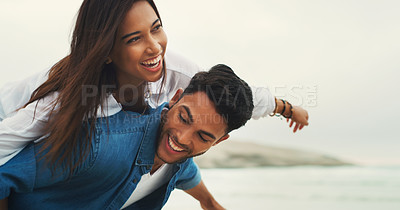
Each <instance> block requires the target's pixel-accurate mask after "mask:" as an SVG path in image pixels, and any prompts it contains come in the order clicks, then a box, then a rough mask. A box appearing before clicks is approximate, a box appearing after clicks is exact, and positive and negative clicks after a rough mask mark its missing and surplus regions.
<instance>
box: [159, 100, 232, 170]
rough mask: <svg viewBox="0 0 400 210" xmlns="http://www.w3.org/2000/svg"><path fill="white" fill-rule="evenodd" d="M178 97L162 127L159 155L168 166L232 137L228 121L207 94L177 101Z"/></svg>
mask: <svg viewBox="0 0 400 210" xmlns="http://www.w3.org/2000/svg"><path fill="white" fill-rule="evenodd" d="M177 94H178V95H177ZM177 94H176V95H175V97H174V99H172V100H171V101H170V106H172V108H171V109H170V110H169V111H168V113H167V114H166V116H165V118H164V122H163V123H162V125H161V134H160V138H159V140H158V147H157V152H156V155H157V157H158V158H160V159H161V160H162V161H163V162H166V163H176V162H179V161H182V160H185V159H187V158H189V157H193V156H197V155H201V154H203V153H205V152H206V151H207V150H208V149H210V147H211V146H214V145H216V144H218V143H219V142H221V141H223V140H225V139H227V138H228V137H229V135H227V134H226V133H225V131H226V128H227V124H226V122H225V120H224V119H223V117H222V116H221V115H220V114H218V113H217V111H216V109H215V105H214V103H213V102H211V100H210V99H209V98H208V96H207V95H206V94H205V93H204V92H197V93H194V94H191V95H185V96H183V97H182V98H181V99H180V100H179V101H178V102H176V100H177V98H179V95H180V94H179V93H178V92H177Z"/></svg>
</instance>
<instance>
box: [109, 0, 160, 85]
mask: <svg viewBox="0 0 400 210" xmlns="http://www.w3.org/2000/svg"><path fill="white" fill-rule="evenodd" d="M166 46H167V36H166V35H165V33H164V30H163V28H162V26H161V22H160V20H159V19H158V17H157V15H156V13H155V12H154V10H153V8H152V7H151V6H150V4H149V3H148V2H147V1H137V2H135V3H134V4H133V6H132V8H131V9H130V10H129V12H128V13H127V15H126V17H125V18H124V20H123V21H122V23H121V24H120V26H119V27H118V31H117V35H116V39H115V42H114V46H113V49H112V50H111V53H110V56H109V57H110V58H111V60H112V64H113V65H114V67H115V70H116V75H117V79H118V83H119V84H120V85H125V84H133V85H139V84H140V83H142V82H143V81H150V82H154V81H157V80H159V79H160V78H161V76H162V69H163V62H162V61H163V59H164V54H165V49H166Z"/></svg>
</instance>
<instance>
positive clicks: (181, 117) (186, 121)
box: [179, 113, 189, 124]
mask: <svg viewBox="0 0 400 210" xmlns="http://www.w3.org/2000/svg"><path fill="white" fill-rule="evenodd" d="M179 119H181V121H182V122H183V123H185V124H189V121H188V120H186V119H185V118H184V117H183V116H182V113H179Z"/></svg>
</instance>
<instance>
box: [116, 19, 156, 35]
mask: <svg viewBox="0 0 400 210" xmlns="http://www.w3.org/2000/svg"><path fill="white" fill-rule="evenodd" d="M159 21H160V19H158V18H157V20H155V21H154V22H153V23H152V24H151V27H153V26H154V25H155V24H156V23H157V22H159ZM140 32H141V31H135V32H132V33H129V34H126V35H124V36H123V37H122V38H121V40H123V39H125V38H127V37H130V36H133V35H136V34H138V33H140Z"/></svg>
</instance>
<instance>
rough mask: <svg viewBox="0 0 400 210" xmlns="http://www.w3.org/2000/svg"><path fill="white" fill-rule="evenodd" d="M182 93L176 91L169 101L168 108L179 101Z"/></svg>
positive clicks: (180, 89) (181, 90) (181, 91)
mask: <svg viewBox="0 0 400 210" xmlns="http://www.w3.org/2000/svg"><path fill="white" fill-rule="evenodd" d="M182 93H183V89H182V88H179V89H178V90H177V91H176V93H175V95H174V97H172V98H171V100H170V101H169V107H172V106H173V105H174V104H176V102H178V101H179V99H180V98H181V95H182Z"/></svg>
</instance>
